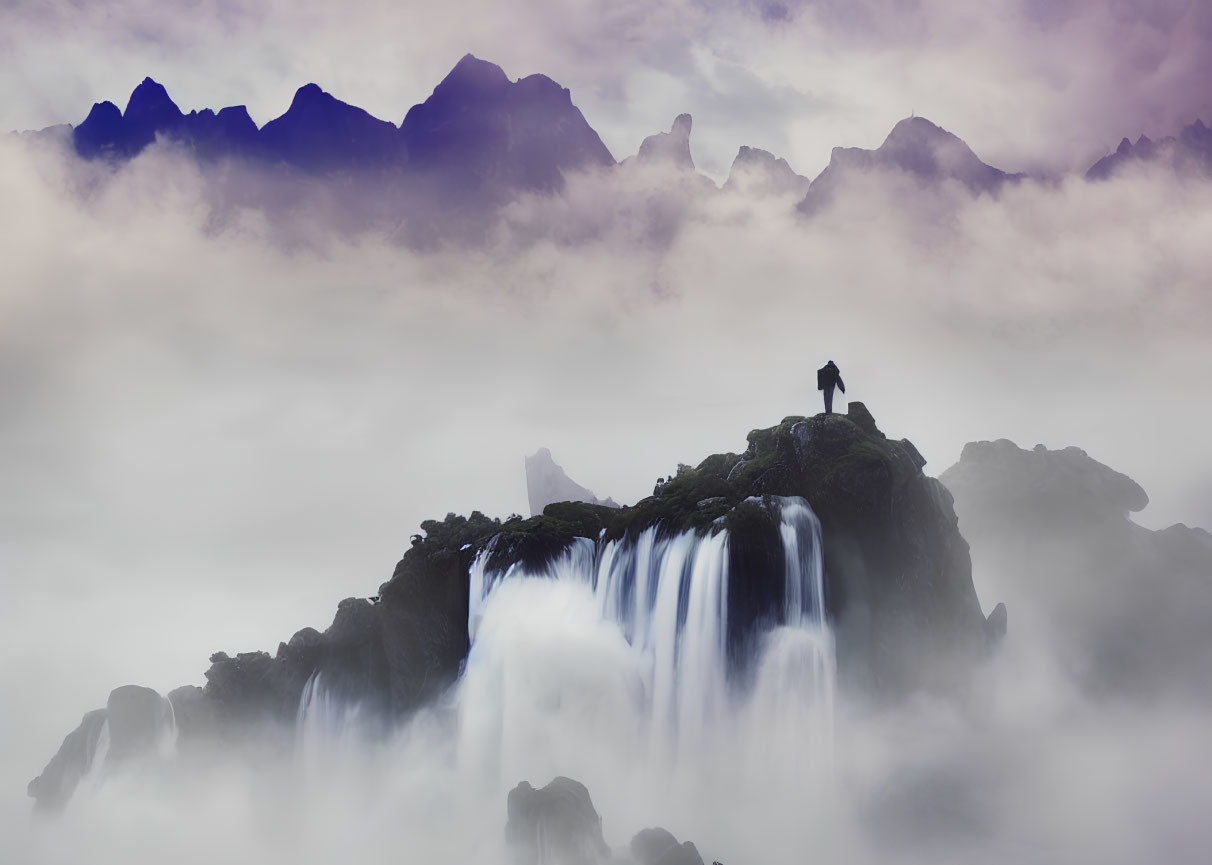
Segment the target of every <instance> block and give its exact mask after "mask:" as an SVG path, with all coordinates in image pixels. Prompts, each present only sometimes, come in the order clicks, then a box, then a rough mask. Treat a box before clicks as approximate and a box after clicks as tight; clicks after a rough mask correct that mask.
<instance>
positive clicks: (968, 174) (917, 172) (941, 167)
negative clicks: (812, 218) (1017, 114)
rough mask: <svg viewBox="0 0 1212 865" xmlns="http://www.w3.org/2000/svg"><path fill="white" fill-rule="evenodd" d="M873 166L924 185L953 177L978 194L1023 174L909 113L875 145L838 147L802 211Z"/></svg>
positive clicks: (829, 198) (839, 191)
mask: <svg viewBox="0 0 1212 865" xmlns="http://www.w3.org/2000/svg"><path fill="white" fill-rule="evenodd" d="M874 172H885V173H896V174H899V175H901V176H904V177H907V178H910V179H912V180H913V181H914V182H915V184H916V185H917V186H918V187H919V188H927V187H932V186H934V185H937V184H938V183H941V182H943V181H952V182H956V183H958V184H960V185H962V186H963V187H964V188H966V189H967V190H968V192H970V193H971V194H973V195H979V194H981V193H987V194H996V193H997V192H998V191H999V190H1000V189H1001V188H1002V187H1003V186H1004V185H1005V184H1006V183H1007V182H1012V181H1016V180H1019V179H1021V177H1022V175H1018V174H1007V173H1006V172H1004V171H1002V170H1000V169H998V168H994V167H993V166H991V165H986V164H985V163H984V162H982V161H981V160H980V158H979V157H978V156H977V155H976V154H975V153H973V152H972V148H970V147H969V146H968V145H967V144H965V143H964V142H963V140H961V139H960V138H959V137H957V136H955V135H953V134H951V133H950V132H948V131H947V130H945V129H943V128H941V127H939V126H936V125H935V124H933V123H931V122H930V121H929V120H927V119H926V118H924V117H907V118H905V119H904V120H902V121H900V122H899V123H897V124H896V126H894V127H893V128H892V131H891V132H890V133H888V137H887V138H886V139H884V143H883V144H881V145H880V146H879V147H878V148H876V149H875V150H864V149H862V148H860V147H835V148H833V153H832V155H831V156H830V158H829V165H827V166H826V167H825V170H824V171H822V172H821V173H820V174H819V175H817V177H816V179H815V180H813V181H812V185H811V186H810V187H809V188H808V194H807V195H806V196H805V197H804V200H803V201H801V202H800V205H799V209H800V211H801V212H803V213H805V214H812V213H816V212H817V211H819V210H820V209H821V208H823V207H825V206H827V205H828V204H829V203H830V202H831V201H833V200H834V199H835V198H836V197H837V196H838V195H840V194H842V193H843V191H844V189H845V187H846V185H847V184H848V183H849V182H850V181H851V180H852V179H853V178H854V177H856V176H858V175H864V174H871V173H874Z"/></svg>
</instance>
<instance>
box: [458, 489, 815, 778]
mask: <svg viewBox="0 0 1212 865" xmlns="http://www.w3.org/2000/svg"><path fill="white" fill-rule="evenodd" d="M773 505H774V506H775V507H777V508H778V510H779V518H780V535H781V538H782V542H783V548H784V560H785V568H784V607H783V610H782V616H783V622H782V624H781V626H779V627H777V628H775V629H773V630H772V631H771V632H769V633H767V634H766V635H764V637H763V639H762V640H761V643H760V647H759V655H758V657H757V658H754V659H752V660H753V662H754V665H755V671H756V672H755V675H754V677H753V683H752V687H750V688H749V689H747V690H741V689H738V688H736V687H733V686H731V685H730V683H729V681H728V675H727V670H728V663H727V646H726V638H727V633H728V609H727V600H728V586H729V579H730V576H731V575H730V574H729V572H728V561H729V535H728V532H727V531H726V530H720V531H717V532H715V533H714V534H706V535H700V534H697V533H695V532H694V531H687V532H684V533H682V534H679V535H676V536H673V537H659V532H658V529H657V527H652V528H649V529H647V530H645V531H644V532H642V533H641V534H640V535H639V536H638V537H637V538H635V539H628V540H623V541H610V542H607V543H601V542H599V543H596V544H595V543H594V542H593V541H591V540H589V539H586V538H580V539H578V540H577V542H576V543H574V544H573V545H572V546H571V547H570V548H569V549H568V550H567V551H566V552H565V553H564V554H563V555H561V556H559V557H558V558H557V559H556V560H554V561H553V562H552V563H550V564H549V565H548V566H547V567H545V568H543V569H542V570H541V571H540V572H537V573H530V572H527V571H526V570H525V569H524V568H522V567H521V566H520V565H518V564H514V565H511V566H509V567H508V568H507V569H504V570H499V571H492V570H490V569H489V568H488V566H487V563H488V559H489V557H490V555H491V552H492V545H490V546H489V547H488V548H487V549H485V550H484V551H482V552H481V554H480V555H479V557H477V559H476V561H475V562H474V564H473V565H472V568H471V573H470V587H471V599H470V604H469V617H468V632H469V634H470V635H471V636H472V640H473V643H472V648H471V653H470V655H469V658H468V664H467V671H466V673H465V676H464V678H463V680H462V682H461V683H460V686H459V694H458V700H459V705H460V709H461V712H460V719H461V723H462V725H463V727H464V730H463V735H462V740H461V741H462V742H463V743H464V746H466V747H469V748H471V749H472V750H473V751H475V752H476V753H477V755H478V756H477V757H476V758H475V759H473V760H472V762H480V763H485V762H487V763H492V764H493V765H499V766H500V768H501V770H502V771H506V770H507V769H508V770H510V771H513V772H514V773H515V774H514V775H513V776H509V777H502V778H501V779H500V780H501V781H502V783H508V782H510V780H511V779H512V781H517V780H520V777H521V776H517V775H516V773H517V772H518V771H521V770H522V768H523V767H522V766H518V765H515V766H512V767H509V766H508V764H509V762H510V760H509V758H506V759H504V760H497V761H494V760H491V759H488V755H489V753H490V752H492V751H493V750H494V749H501V750H504V751H509V752H512V753H514V754H520V753H523V752H525V751H526V747H525V746H524V745H523V743H522V742H520V741H519V740H518V737H519V735H521V734H520V733H519V732H518V731H519V730H520V729H521V730H525V729H531V730H533V729H535V728H536V727H537V728H539V729H545V728H547V727H549V726H550V725H551V723H552V722H551V720H550V718H541V717H538V715H540V714H541V711H536V710H535V707H534V705H533V704H534V702H535V701H536V700H538V701H539V702H545V703H546V704H547V705H548V707H549V708H550V709H551V710H552V712H553V713H556V712H558V711H560V710H562V709H567V707H568V706H569V705H570V704H573V705H575V704H577V702H578V701H580V700H582V699H583V695H582V692H583V691H584V690H586V688H585V685H586V683H589V682H593V683H594V684H593V686H592V688H591V689H590V690H594V693H595V698H594V700H593V702H594V703H595V708H594V709H593V710H591V711H587V712H586V713H585V714H592V712H597V713H600V714H601V715H603V716H606V717H611V718H614V721H613V722H612V724H611V731H610V733H609V734H608V738H610V737H613V738H617V737H618V736H625V738H627V740H628V741H627V742H626V743H625V744H626V746H627V747H632V748H635V749H636V750H637V751H638V753H639V754H641V755H642V756H643V759H644V760H647V761H649V763H650V765H660V766H662V767H663V768H664V769H667V770H671V772H670V774H671V775H672V776H676V777H683V776H685V771H687V767H690V766H694V767H697V768H702V767H703V766H705V765H710V764H711V763H712V761H711V760H710V759H706V760H705V759H704V755H705V754H709V753H710V752H711V751H712V749H719V748H725V749H727V750H728V751H730V752H734V751H736V750H737V747H736V746H737V745H738V743H739V744H741V745H742V748H743V750H745V751H746V752H752V753H749V755H748V756H749V760H748V762H750V763H753V762H754V761H756V762H757V763H760V764H761V770H762V771H765V770H766V769H767V768H769V765H770V763H771V762H779V761H785V760H790V761H791V762H792V763H793V764H795V765H796V766H797V767H798V768H799V769H800V770H801V771H803V772H805V773H807V774H813V775H817V776H825V775H827V774H828V771H829V770H828V767H829V763H830V752H831V750H832V735H833V730H832V715H833V699H834V696H833V692H834V684H835V659H834V652H833V639H832V634H831V632H830V631H829V627H828V624H827V622H826V619H825V615H824V582H823V573H822V553H821V533H820V524H819V522H818V521H817V519H816V517H815V515H814V514H813V513H812V511H811V509H810V508H809V507H808V505H807V504H806V503H805V502H804V500H803V499H799V498H786V499H774V500H773ZM737 576H738V578H742V579H743V576H744V575H737ZM521 583H525V584H526V585H525V586H523V585H520V584H521ZM578 595H584V597H579V596H578ZM590 603H591V604H592V609H591V610H589V609H588V605H589V604H590ZM521 605H524V606H525V607H526V610H524V611H523V610H519V609H518V607H519V606H521ZM546 605H550V606H549V607H547V611H546V613H545V616H546V618H543V617H538V616H533V615H531V613H532V611H533V610H535V609H537V608H541V607H546ZM498 616H499V617H500V618H501V621H498V622H493V621H492V620H493V619H494V617H498ZM523 616H524V617H525V623H524V624H523ZM594 620H596V621H594ZM569 621H577V622H578V623H579V624H578V626H577V627H578V628H579V632H578V633H577V634H570V635H565V636H563V637H557V635H558V634H559V633H560V632H561V631H562V630H563V629H564V628H565V627H566V626H567V622H569ZM519 628H520V629H523V630H525V633H524V634H522V635H514V636H511V632H513V631H515V630H517V629H519ZM594 634H600V636H601V644H600V645H599V646H598V647H597V649H596V650H595V652H594V655H593V656H592V657H580V658H579V663H581V664H582V669H581V670H580V671H574V670H567V671H566V672H567V673H568V675H569V680H570V681H571V680H575V681H577V682H578V683H579V684H578V685H577V686H576V687H575V688H574V690H575V691H576V692H577V693H576V694H569V693H567V692H565V691H561V690H560V689H559V688H558V687H556V686H554V685H552V684H551V683H550V682H548V684H539V683H540V682H543V681H544V680H545V679H548V678H550V679H552V680H554V679H557V678H558V677H559V675H560V673H559V671H560V670H561V669H563V668H564V667H565V665H566V664H567V662H568V658H569V657H570V656H578V653H580V652H583V651H585V650H586V646H587V644H588V643H589V642H590V641H591V636H592V635H594ZM516 636H521V637H522V638H523V639H520V640H519V639H517V638H516ZM545 636H548V637H557V638H555V639H553V640H552V641H551V642H550V644H547V643H546V642H545V640H544V637H545ZM611 642H613V643H614V645H613V646H612V645H609V644H610V643H611ZM541 645H542V646H545V647H546V649H547V651H548V652H549V654H546V655H545V654H543V653H542V652H537V651H536V647H538V646H541ZM607 659H609V661H608V660H607ZM607 663H613V667H612V668H610V670H609V674H607V673H608V670H607V668H606V667H605V666H604V665H605V664H607ZM519 665H520V666H521V669H518V667H519ZM540 667H541V668H542V669H540ZM599 675H600V676H601V678H599ZM606 680H608V681H606ZM610 683H623V684H622V685H621V686H620V687H617V688H615V687H612V685H611V684H610ZM536 685H537V688H536ZM553 688H554V690H555V693H552V690H553ZM579 695H580V696H579ZM607 704H609V705H607ZM593 720H596V719H590V721H593ZM575 723H578V724H581V725H584V724H585V723H587V721H586V718H584V717H581V718H578V719H576V720H575ZM772 724H773V725H774V726H775V727H777V728H779V729H780V730H781V731H782V733H781V734H780V735H777V736H773V737H772V736H770V735H768V733H767V732H765V731H767V730H768V728H769V727H770V725H772ZM537 738H542V739H543V740H544V741H547V742H552V741H554V740H555V739H557V738H558V731H555V732H549V733H548V734H545V735H544V736H542V737H537ZM473 740H477V741H478V744H472V742H473ZM533 744H534V745H535V746H536V747H537V748H540V750H541V743H540V742H538V741H535V742H534V743H533ZM599 744H600V745H601V744H604V742H603V743H599ZM619 744H620V745H623V744H624V743H619ZM557 771H558V769H557ZM566 773H567V772H566ZM692 774H693V773H692Z"/></svg>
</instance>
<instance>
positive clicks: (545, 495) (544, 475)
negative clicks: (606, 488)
mask: <svg viewBox="0 0 1212 865" xmlns="http://www.w3.org/2000/svg"><path fill="white" fill-rule="evenodd" d="M526 496H527V498H528V499H529V500H530V515H531V516H532V517H533V516H538V515H539V514H541V513H543V508H545V507H547V506H548V505H550V504H553V503H555V502H586V503H588V504H592V505H603V506H604V507H608V508H617V507H618V505H617V504H616V503H615V501H614V500H613V499H599V498H598V497H597V496H595V495H594V494H593V492H591V491H590V490H588V489H586V488H585V487H583V486H581V485H580V484H578V483H577V482H576V481H574V480H573V479H572V478H570V477H568V475H567V474H565V473H564V469H563V468H561V467H560V466H559V465H558V464H557V463H556V461H555V460H553V459H552V458H551V451H549V450H548V449H547V448H539V449H538V450H537V451H535V452H534V453H533V454H532V455H531V456H528V457H526Z"/></svg>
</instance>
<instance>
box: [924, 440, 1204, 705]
mask: <svg viewBox="0 0 1212 865" xmlns="http://www.w3.org/2000/svg"><path fill="white" fill-rule="evenodd" d="M941 480H942V481H943V482H944V483H945V484H946V486H947V487H948V489H950V490H951V491H952V493H953V494H954V496H955V507H956V511H957V512H958V514H959V518H960V526H961V528H962V530H963V532H964V536H965V537H966V538H968V539H969V540H970V541H971V543H972V547H973V550H975V551H976V555H975V557H974V558H975V565H976V566H977V568H978V569H980V571H981V572H982V573H984V574H985V580H986V581H988V582H990V583H996V585H997V586H998V588H999V592H1000V593H1004V595H1005V596H1006V597H1007V598H1008V602H1009V603H1008V605H1009V608H1010V613H1011V615H1010V620H1011V621H1010V624H1011V627H1016V626H1015V625H1014V623H1015V622H1022V623H1024V624H1023V628H1024V629H1025V630H1027V631H1029V632H1030V633H1031V634H1033V635H1037V638H1038V639H1041V640H1045V641H1047V648H1048V651H1049V654H1050V655H1052V656H1053V657H1054V658H1055V659H1056V660H1057V661H1058V662H1059V663H1060V664H1061V665H1062V667H1063V668H1064V669H1065V670H1066V672H1067V673H1069V674H1070V675H1071V676H1072V677H1073V678H1074V679H1075V680H1076V681H1078V682H1080V683H1081V684H1082V685H1083V686H1084V687H1085V688H1086V689H1088V690H1089V691H1090V692H1091V693H1092V694H1109V693H1110V694H1132V695H1136V696H1141V695H1145V696H1148V695H1159V694H1170V695H1181V696H1183V697H1184V698H1198V699H1201V700H1202V699H1206V695H1207V694H1208V693H1212V631H1209V629H1208V622H1210V621H1212V535H1210V534H1209V533H1208V532H1206V531H1204V530H1202V529H1198V528H1189V527H1187V526H1184V525H1174V526H1171V527H1170V528H1168V529H1164V530H1161V531H1151V530H1149V529H1146V528H1144V527H1142V526H1140V525H1137V524H1136V523H1134V522H1133V521H1132V520H1131V519H1130V518H1129V515H1130V514H1131V513H1133V512H1135V511H1139V510H1141V509H1143V508H1144V507H1145V506H1146V505H1147V504H1148V501H1149V499H1148V496H1147V495H1146V494H1145V491H1144V490H1143V489H1142V488H1141V487H1140V485H1139V484H1137V483H1136V482H1135V481H1133V480H1132V479H1131V478H1129V477H1127V476H1126V475H1124V474H1122V473H1120V472H1118V471H1115V470H1114V469H1112V468H1109V467H1108V466H1106V465H1104V464H1102V463H1100V462H1098V461H1097V460H1095V459H1093V458H1092V457H1090V456H1089V455H1088V454H1087V453H1086V452H1085V451H1083V450H1080V449H1078V448H1073V447H1070V448H1064V449H1061V450H1050V449H1048V448H1045V447H1044V446H1043V445H1038V446H1036V447H1035V448H1034V449H1032V450H1026V449H1023V448H1019V447H1018V446H1017V445H1015V444H1014V443H1013V442H1010V441H1006V440H1004V439H1003V440H1000V441H994V442H973V443H971V444H969V445H967V446H965V448H964V451H963V455H962V456H961V458H960V461H959V462H958V463H957V464H956V465H954V466H952V467H951V468H949V469H947V471H945V472H944V473H943V474H942V476H941ZM988 627H989V629H990V630H991V631H993V632H999V631H1000V632H1004V630H1005V628H1006V616H1004V615H1000V614H997V611H996V610H995V611H994V614H991V615H990V619H989V626H988Z"/></svg>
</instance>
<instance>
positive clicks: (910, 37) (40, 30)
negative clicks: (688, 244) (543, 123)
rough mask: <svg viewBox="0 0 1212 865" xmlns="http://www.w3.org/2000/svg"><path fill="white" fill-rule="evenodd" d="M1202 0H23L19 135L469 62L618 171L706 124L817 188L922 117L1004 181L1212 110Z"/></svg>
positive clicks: (12, 29)
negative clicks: (152, 83)
mask: <svg viewBox="0 0 1212 865" xmlns="http://www.w3.org/2000/svg"><path fill="white" fill-rule="evenodd" d="M1210 39H1212V6H1209V5H1208V4H1206V3H1200V2H1193V0H1048V2H1044V0H989V2H982V3H976V4H973V3H958V2H954V0H816V2H813V0H807V2H788V3H782V2H777V0H769V2H752V3H749V2H715V3H713V2H685V0H674V2H661V3H650V2H645V0H621V2H620V0H572V2H568V0H563V2H561V0H537V2H530V3H500V2H493V0H455V2H449V3H439V4H428V3H425V4H423V3H397V2H391V0H372V2H360V3H356V4H333V3H330V2H326V0H191V2H181V0H169V2H152V0H96V2H87V3H85V2H78V0H76V2H73V0H6V2H4V3H2V4H0V54H2V55H3V56H4V57H5V62H4V63H3V64H2V67H3V68H0V129H4V128H12V129H28V128H37V127H42V126H47V125H50V124H53V123H63V122H72V123H78V122H79V121H80V120H82V119H83V118H84V116H85V115H86V114H87V112H88V109H89V107H90V106H91V105H92V103H93V102H97V101H101V100H103V99H108V100H111V101H114V102H117V103H118V104H119V106H122V105H124V104H125V100H126V98H127V97H128V96H129V94H130V91H131V90H132V89H133V88H134V86H135V85H136V84H137V83H138V82H139V81H140V80H142V78H143V77H144V76H145V75H150V76H152V77H153V78H155V79H156V80H158V81H160V82H161V83H163V84H165V85H166V86H167V87H168V90H169V93H170V94H171V95H172V96H173V97H174V98H175V99H176V100H177V102H178V103H179V104H180V105H181V106H182V107H183V108H184V109H185V110H187V111H188V110H189V109H191V108H201V107H215V108H218V107H221V106H224V105H228V104H239V103H245V104H247V105H248V107H249V110H250V112H251V113H252V116H253V119H254V120H256V121H257V122H258V123H265V122H266V121H267V120H270V119H271V118H273V117H276V116H278V115H279V114H281V113H282V112H283V111H284V110H285V108H286V106H287V105H289V103H290V98H291V95H292V94H293V93H294V91H295V89H296V88H298V87H299V86H301V85H302V84H304V83H306V82H309V81H315V82H316V83H318V84H320V85H321V86H322V87H324V88H325V89H326V90H329V91H330V92H332V93H333V94H335V95H336V96H337V97H338V98H341V99H344V100H345V101H348V102H353V103H355V104H358V105H361V106H362V107H364V108H366V109H367V110H369V111H370V112H371V113H372V114H375V115H377V116H379V117H382V118H384V119H388V120H391V121H392V122H395V123H399V122H400V120H401V119H402V118H403V116H404V113H405V112H406V111H407V109H408V108H409V106H411V105H413V104H414V103H416V102H420V101H421V100H422V99H424V98H425V97H426V96H427V95H428V94H429V92H430V91H431V90H432V89H433V87H434V85H435V84H437V82H438V81H439V80H441V78H442V76H443V75H445V74H446V72H447V71H449V70H450V68H451V67H452V66H453V65H454V64H455V62H456V61H457V60H458V58H459V57H461V56H462V55H463V54H464V53H466V52H468V51H470V52H472V53H475V54H476V55H477V56H479V57H482V58H484V59H488V60H492V61H494V62H496V63H498V64H500V65H501V66H502V67H503V68H504V69H505V71H506V73H508V74H509V75H510V76H511V77H514V78H517V77H521V76H523V75H528V74H531V73H535V72H542V73H545V74H547V75H549V76H551V77H553V78H554V79H556V80H557V81H559V82H561V83H562V84H564V85H565V86H566V87H569V88H571V90H572V93H573V98H574V101H575V102H576V103H577V104H578V105H579V106H580V107H581V108H582V110H583V111H584V112H585V115H586V117H587V118H588V119H589V121H590V123H591V124H592V125H593V126H594V127H595V128H596V129H598V130H599V132H600V133H601V134H602V137H603V139H604V140H605V142H606V144H607V145H608V146H609V147H610V148H611V150H612V152H613V153H614V154H615V156H616V157H617V158H622V157H623V156H626V155H627V154H630V153H633V152H635V150H636V148H637V147H638V145H639V142H640V140H641V139H642V138H643V136H645V135H647V134H650V133H651V132H654V131H656V130H658V129H667V128H668V126H669V123H670V121H671V120H672V118H673V117H674V116H675V115H677V114H679V113H681V112H684V111H689V112H690V113H692V114H693V115H694V117H695V120H696V126H695V129H696V136H695V155H696V158H697V159H698V161H699V163H700V167H701V168H703V169H704V170H706V171H707V172H708V173H711V174H713V175H715V176H717V177H719V176H721V175H722V174H723V173H725V172H726V170H727V166H728V165H729V164H730V163H731V160H732V157H733V156H734V155H735V154H736V150H737V148H738V147H739V146H740V145H742V144H748V145H751V146H757V147H762V148H765V149H767V150H771V151H774V152H776V153H778V154H780V155H783V156H785V157H786V158H787V159H788V160H789V161H790V162H791V164H792V166H793V167H794V168H796V169H797V170H798V171H800V172H801V173H804V174H807V175H809V176H815V175H816V174H817V173H818V172H819V171H820V170H821V168H823V167H824V165H825V163H826V162H827V161H828V157H829V151H830V149H831V148H832V147H834V146H838V145H844V146H864V147H873V146H875V145H877V144H878V143H879V142H880V141H881V140H882V139H883V137H884V135H886V134H887V132H888V130H889V129H890V128H891V127H892V124H893V123H895V122H896V121H897V120H899V119H900V118H902V117H905V116H908V115H909V114H910V113H911V112H916V113H918V114H920V115H923V116H926V117H929V118H931V119H932V120H934V121H935V122H936V123H939V124H940V125H942V126H944V127H946V128H948V129H951V130H953V131H954V132H956V133H957V134H958V135H960V136H961V137H962V138H964V139H965V140H966V141H968V142H969V143H970V144H971V145H972V146H973V147H974V148H975V149H976V151H977V152H978V153H979V154H981V155H982V156H984V157H985V159H986V161H988V162H991V163H992V164H995V165H998V166H999V167H1002V168H1004V169H1006V170H1012V171H1017V170H1055V169H1058V168H1068V167H1073V166H1079V167H1083V168H1084V167H1086V166H1088V165H1089V163H1090V162H1091V161H1093V159H1094V158H1096V157H1097V156H1100V155H1102V154H1103V153H1105V152H1107V150H1109V149H1111V148H1114V146H1115V145H1116V144H1117V143H1118V141H1119V140H1120V138H1122V137H1123V136H1125V135H1127V136H1130V137H1132V138H1133V139H1135V138H1136V136H1137V135H1139V134H1141V133H1142V132H1146V133H1148V134H1149V135H1151V136H1154V137H1156V136H1159V135H1166V134H1172V133H1174V132H1176V131H1177V130H1178V129H1179V128H1181V126H1183V125H1185V124H1187V123H1189V122H1191V121H1192V120H1194V119H1195V118H1196V117H1203V118H1205V119H1207V118H1209V117H1212V93H1210V92H1209V90H1208V88H1207V86H1206V83H1207V81H1208V79H1209V75H1210V74H1212V60H1210V59H1209V55H1210V52H1209V50H1208V44H1209V40H1210Z"/></svg>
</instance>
